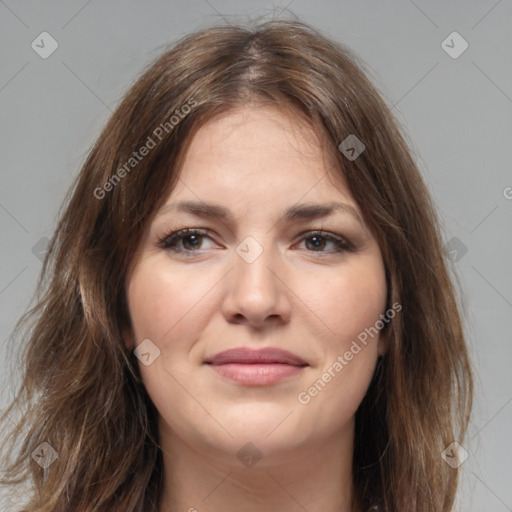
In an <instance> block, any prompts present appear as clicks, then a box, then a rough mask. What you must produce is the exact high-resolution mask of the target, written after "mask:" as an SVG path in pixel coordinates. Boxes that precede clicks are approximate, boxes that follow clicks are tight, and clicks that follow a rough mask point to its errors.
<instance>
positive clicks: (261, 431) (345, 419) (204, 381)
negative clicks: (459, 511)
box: [127, 106, 386, 464]
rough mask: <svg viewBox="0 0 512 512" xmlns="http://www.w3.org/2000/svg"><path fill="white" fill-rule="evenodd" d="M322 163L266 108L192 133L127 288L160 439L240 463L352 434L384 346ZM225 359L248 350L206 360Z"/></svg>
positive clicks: (367, 253) (340, 189)
mask: <svg viewBox="0 0 512 512" xmlns="http://www.w3.org/2000/svg"><path fill="white" fill-rule="evenodd" d="M331 159H332V156H331ZM329 162H330V163H329ZM334 166H335V162H334V161H332V160H330V159H329V156H328V155H327V154H326V153H325V151H324V150H322V148H321V146H320V144H319V142H318V139H317V138H316V136H315V135H314V132H313V131H312V130H311V128H310V126H308V125H307V123H305V122H303V121H301V120H300V118H298V117H297V116H292V115H291V114H285V113H283V112H282V111H280V110H277V109H274V108H270V107H263V106H259V107H251V108H248V107H245V108H242V109H240V110H237V111H231V112H230V113H228V114H225V115H223V116H222V117H217V118H214V119H213V120H211V121H209V122H208V123H206V124H204V125H203V126H202V127H201V128H200V129H199V130H198V131H197V132H196V134H195V136H194V138H193V140H192V142H191V145H190V147H189V149H188V152H187V154H186V155H185V159H184V162H183V167H182V170H181V174H180V180H179V182H178V185H177V187H176V188H175V189H174V190H173V191H172V193H171V194H170V195H169V197H168V198H167V201H166V203H165V206H164V207H163V208H161V210H160V211H159V212H158V213H157V214H156V216H155V217H154V219H153V220H152V222H151V223H150V224H149V225H148V227H147V230H146V233H145V235H144V237H143V239H142V240H141V243H140V247H139V251H138V253H137V256H136V258H135V260H134V262H133V265H132V267H131V271H130V274H129V276H128V281H127V294H128V304H129V311H130V315H131V319H132V325H133V333H132V336H133V339H132V343H133V346H138V345H140V344H141V343H142V342H143V343H142V345H140V347H139V349H138V350H137V352H136V354H138V357H139V359H141V361H139V365H140V370H141V374H142V378H143V380H144V384H145V386H146V389H147V391H148V393H149V395H150V397H151V399H152V401H153V402H154V404H155V406H156V408H157V409H158V411H159V414H160V419H159V424H160V435H161V438H163V439H167V440H168V441H169V442H170V443H171V444H170V445H172V446H179V445H180V444H183V443H185V444H186V445H187V446H189V447H194V449H197V450H199V451H203V452H205V451H208V452H209V453H215V454H216V455H218V456H221V457H226V460H228V459H229V458H230V457H231V458H232V459H231V460H232V461H233V463H234V464H236V463H238V464H240V462H239V461H238V460H237V459H235V456H236V454H237V452H239V450H240V449H242V452H243V450H244V449H248V448H243V447H244V446H245V445H246V443H248V442H252V443H253V444H255V445H256V446H257V447H258V449H259V450H260V451H261V452H262V453H264V454H265V455H267V456H268V457H267V459H268V460H270V456H271V455H275V456H276V457H279V456H284V454H286V453H289V450H291V449H297V448H298V447H300V446H302V447H304V446H309V447H310V448H314V446H315V445H318V444H319V443H322V442H323V441H325V440H326V439H328V438H330V439H335V438H338V436H350V435H351V434H352V433H353V417H354V413H355V412H356V409H357V407H358V406H359V404H360V402H361V401H362V399H363V397H364V394H365V392H366V390H367V388H368V386H369V383H370V380H371V377H372V374H373V372H374V369H375V365H376V361H377V357H378V354H379V353H381V352H382V350H383V347H382V343H383V342H382V340H380V339H379V335H378V334H375V328H374V326H375V325H376V323H378V324H379V322H378V321H379V319H380V318H381V314H383V313H384V312H385V307H386V279H385V270H384V265H383V260H382V256H381V252H380V250H379V246H378V244H377V242H376V240H375V239H374V237H373V236H372V234H371V233H370V232H369V230H368V229H367V228H366V226H365V225H364V224H363V221H362V217H361V214H360V210H359V208H358V205H357V204H356V203H355V201H354V199H353V198H352V196H351V194H350V193H349V190H348V189H347V187H346V186H345V185H344V184H343V183H342V182H341V178H339V180H338V181H339V183H334V182H333V181H331V180H330V179H329V175H328V171H329V170H330V168H334ZM336 205H339V206H336ZM325 210H329V212H328V213H326V211H325ZM184 229H189V230H194V231H191V232H188V233H182V234H181V236H180V237H179V238H170V235H171V234H173V233H176V232H179V231H181V230H184ZM196 230H197V231H196ZM320 231H321V232H320ZM380 324H382V322H380ZM370 328H373V330H371V329H370ZM365 329H366V331H365ZM369 333H372V334H369ZM144 340H146V341H144ZM147 340H149V341H147ZM232 349H245V351H239V352H236V351H235V352H231V353H229V352H228V353H227V354H224V355H219V354H220V353H222V352H224V351H230V350H232ZM262 349H278V350H282V351H287V352H289V353H291V354H292V355H293V356H291V357H288V358H287V357H285V355H283V353H280V352H276V351H275V350H274V352H271V351H267V352H266V353H265V352H264V351H262ZM163 443H164V444H165V441H163ZM172 443H174V444H172ZM239 455H240V454H239Z"/></svg>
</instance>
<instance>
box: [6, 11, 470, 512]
mask: <svg viewBox="0 0 512 512" xmlns="http://www.w3.org/2000/svg"><path fill="white" fill-rule="evenodd" d="M362 69H363V67H362V64H361V63H360V62H359V61H358V59H357V58H356V57H355V56H353V55H352V54H351V52H350V51H349V50H348V49H347V48H345V47H344V46H343V45H341V44H339V43H337V42H335V41H333V40H331V39H329V38H327V37H325V36H324V35H322V34H320V33H318V32H317V31H316V30H314V29H312V28H311V27H309V26H308V25H305V24H303V23H300V22H297V21H279V20H273V21H269V22H266V23H262V24H259V25H257V26H255V27H245V26H220V27H213V28H209V29H206V30H202V31H199V32H197V33H193V34H191V35H188V36H187V37H185V38H183V39H182V40H180V41H179V42H178V43H177V44H176V45H174V47H173V48H172V49H171V50H169V51H166V52H165V53H164V54H163V55H162V56H161V57H159V58H158V59H157V60H156V62H154V63H153V64H152V65H151V66H150V67H149V68H148V69H147V70H146V71H145V73H143V74H142V76H141V77H140V78H139V79H138V80H137V81H136V83H135V84H134V85H133V86H132V87H131V88H130V90H129V91H128V93H127V94H126V95H125V97H124V99H123V100H122V101H121V103H120V104H119V106H118V107H117V109H116V110H115V112H114V115H113V116H112V117H111V119H110V120H109V121H108V123H107V125H106V126H105V128H104V130H103V131H102V133H101V135H100V136H99V138H98V140H97V142H96V144H95V145H94V147H93V148H92V150H91V152H90V154H89V156H88V158H87V160H86V161H85V163H84V165H83V167H82V169H81V172H80V174H79V176H78V178H77V181H76V183H75V185H74V187H73V191H72V193H71V194H70V196H69V199H68V202H67V204H66V205H65V207H64V209H63V212H62V214H61V217H60V222H59V224H58V226H57V229H56V232H55V235H54V237H53V239H52V241H51V244H50V247H49V250H48V253H47V256H46V259H45V262H44V264H43V268H42V273H41V278H40V282H39V290H40V293H39V295H38V298H37V303H36V305H35V306H34V307H33V308H32V309H31V310H30V311H29V312H28V313H27V314H26V315H25V316H24V318H22V321H21V323H20V325H29V326H30V329H29V331H27V334H26V338H27V343H26V346H25V348H24V352H23V356H22V357H23V364H24V373H23V381H22V383H21V386H20V388H19V391H18V393H17V395H16V397H15V400H14V401H13V403H12V404H11V405H10V407H9V409H7V410H6V412H5V414H4V417H3V422H4V425H5V429H4V427H2V430H3V431H4V430H7V429H9V431H10V436H9V440H10V441H11V442H12V445H10V446H12V447H14V445H15V441H16V440H17V441H21V444H20V446H19V447H18V452H17V453H16V454H15V456H14V460H13V453H12V451H13V449H14V448H12V449H11V451H10V453H9V465H8V467H7V470H6V471H5V478H4V479H3V480H2V482H3V483H6V484H11V485H12V484H13V483H14V482H22V481H30V482H32V483H33V484H34V487H35V489H34V490H33V491H32V492H31V493H30V494H29V495H28V496H29V498H30V501H29V502H28V503H27V504H26V505H25V506H24V509H23V510H24V511H29V512H32V511H36V510H37V511H38V512H50V511H52V512H61V511H62V512H64V511H71V510H72V511H80V512H88V511H95V512H101V511H105V512H107V511H109V512H111V511H121V510H122V511H123V512H135V511H139V512H142V511H145V512H146V511H150V510H157V505H158V501H159V497H160V492H161V487H162V457H161V451H160V449H159V447H158V431H157V427H156V425H157V422H156V410H155V408H154V406H153V404H152V403H151V400H150V399H149V396H148V395H147V393H146V391H145V389H144V387H143V385H142V383H141V378H140V373H139V370H138V365H137V360H136V358H135V356H134V354H133V352H132V351H129V350H128V349H127V348H126V347H125V345H124V342H123V336H122V333H123V331H124V330H125V329H129V328H130V318H129V314H128V311H127V304H126V297H125V280H126V275H127V269H128V267H129V265H130V263H131V261H132V259H133V255H134V251H135V249H136V247H137V244H138V242H139V240H140V238H141V234H142V231H143V229H144V228H145V226H146V225H147V223H148V222H149V221H150V219H151V216H152V214H153V213H154V212H155V210H156V209H157V208H159V206H161V204H162V202H163V201H164V200H165V199H166V194H168V193H169V192H170V191H171V190H172V188H173V186H174V184H175V183H176V180H177V179H178V173H177V171H178V169H179V163H180V161H181V160H180V159H181V158H182V156H183V154H184V151H185V150H186V147H187V144H188V143H189V142H190V139H191V137H192V135H193V133H194V130H196V129H197V128H198V127H199V126H201V124H203V123H204V122H205V121H206V120H208V119H210V118H212V117H213V116H215V115H217V114H219V113H221V112H226V111H228V110H229V109H232V108H236V107H238V106H240V105H243V104H244V103H245V102H247V100H257V101H265V102H270V103H272V104H275V105H277V106H280V107H283V106H287V107H290V108H291V107H293V108H296V109H300V111H301V112H302V113H304V114H305V115H306V116H307V117H308V119H309V120H310V121H311V123H312V125H313V126H315V127H317V128H318V129H319V130H320V131H321V133H322V137H323V139H324V140H325V141H326V143H327V144H328V145H330V147H331V148H332V150H333V152H334V153H336V156H335V157H336V158H337V160H338V162H339V164H340V165H339V169H337V171H336V172H337V173H338V174H339V175H343V176H344V178H345V180H346V183H347V184H348V186H349V188H350V191H351V193H352V195H353V196H354V199H355V200H356V201H357V203H358V205H359V206H360V209H361V211H362V212H363V215H364V218H365V221H366V222H367V223H368V225H369V226H370V228H371V229H372V231H373V233H374V234H375V236H376V238H377V241H378V242H379V245H380V247H381V251H382V254H383V258H384V263H385V267H386V272H387V278H388V304H392V303H395V302H398V303H400V304H402V305H403V310H402V312H401V314H400V315H397V317H396V318H395V319H394V320H393V321H392V322H391V323H390V324H389V325H388V326H387V328H386V330H385V331H384V333H385V334H384V335H385V336H386V343H387V347H388V349H387V352H386V354H385V355H384V356H383V357H382V358H381V359H380V360H379V364H378V366H377V369H376V371H375V375H374V378H373V380H372V383H371V384H370V387H369V389H368V392H367V394H366V396H365V398H364V400H363V402H362V403H361V405H360V407H359V409H358V411H357V414H356V438H355V446H354V459H353V474H354V484H355V497H356V500H357V507H358V509H361V510H366V509H368V508H369V507H371V506H377V507H378V509H379V510H382V511H385V512H391V511H393V512H405V511H407V512H425V511H426V510H428V511H429V512H447V511H449V510H450V509H451V507H452V505H453V502H454V497H455V492H456V487H457V479H458V470H456V469H452V468H451V467H450V466H449V465H448V464H446V463H445V462H444V461H443V459H442V457H441V452H442V451H443V449H444V448H445V447H446V446H447V445H449V444H450V443H451V442H452V441H454V440H457V441H458V442H462V441H463V439H464V436H465V433H466V429H467V424H468V420H469V414H470V410H471V401H472V392H473V384H472V373H471V366H470V362H469V359H468V353H467V347H466V343H465V339H464V333H463V329H462V325H461V318H460V312H459V306H458V305H457V301H456V293H455V288H454V285H453V282H452V279H451V277H450V275H449V271H448V270H449V269H448V264H447V261H446V257H445V255H444V252H443V250H442V245H441V244H442V237H441V231H440V227H439V221H438V218H437V216H436V213H435V210H434V207H433V204H432V200H431V198H430V196H429V193H428V191H427V189H426V187H425V185H424V183H423V181H422V178H421V175H420V172H419V170H418V169H417V167H416V165H415V162H414V161H413V158H412V157H411V154H410V151H409V149H408V147H407V144H406V142H405V140H404V137H403V135H402V134H401V132H400V130H399V128H398V124H397V122H396V121H395V120H394V118H393V115H392V113H391V112H390V109H389V108H388V107H387V106H386V104H385V103H384V102H383V100H382V99H381V97H380V96H379V94H378V93H377V91H376V90H375V88H374V87H373V86H372V84H371V83H370V81H369V79H368V78H367V77H366V74H365V73H364V72H363V71H362ZM185 105H188V106H189V108H188V109H186V108H185V107H184V106H185ZM177 109H178V110H177ZM157 128H159V131H158V130H157ZM351 134H353V135H356V136H357V137H358V138H359V139H360V140H361V141H363V143H364V144H365V146H366V149H365V151H364V152H363V153H362V154H361V155H360V156H359V157H358V158H356V159H355V160H350V159H348V158H346V157H345V156H344V155H343V154H342V153H341V152H340V151H338V150H337V149H336V148H337V146H338V145H339V144H340V143H341V142H342V141H343V140H344V139H346V137H347V136H349V135H351ZM150 140H151V141H152V142H153V143H154V145H152V144H151V142H150ZM150 146H151V147H150ZM142 147H146V148H147V149H148V151H142V149H141V148H142ZM143 152H144V153H145V156H143V157H142V156H141V154H142V153H143ZM134 153H136V154H137V155H138V156H137V157H136V156H134ZM139 157H140V159H139ZM131 159H134V160H131ZM123 169H124V171H123ZM15 406H20V407H22V411H21V413H20V414H21V415H20V417H19V418H17V421H16V425H15V427H14V428H10V425H9V423H8V415H9V414H13V411H14V407H15ZM23 406H24V408H23ZM11 419H12V418H11ZM11 427H12V426H11ZM42 442H47V443H49V445H51V446H52V447H53V448H54V449H55V450H56V452H57V453H58V459H57V460H56V461H55V462H53V463H52V464H51V465H50V466H49V467H48V468H46V469H42V468H41V467H40V465H39V464H37V462H36V461H35V460H33V459H32V458H31V454H32V453H33V451H34V449H36V447H38V446H39V445H40V444H41V443H42ZM5 457H6V458H5V460H6V461H7V454H6V456H5ZM6 464H7V463H5V464H4V466H5V465H6Z"/></svg>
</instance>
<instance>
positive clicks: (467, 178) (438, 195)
mask: <svg viewBox="0 0 512 512" xmlns="http://www.w3.org/2000/svg"><path fill="white" fill-rule="evenodd" d="M257 17H263V18H264V19H267V18H271V17H284V18H295V17H298V18H299V19H301V20H302V21H305V22H308V23H311V24H312V25H314V26H315V27H317V28H319V29H320V30H322V31H323V32H324V33H326V34H327V35H330V36H332V37H334V38H336V39H337V40H339V41H341V42H343V43H345V44H346V45H348V46H349V47H350V48H351V49H352V50H354V51H355V52H356V54H358V55H359V56H360V57H361V58H362V60H363V61H364V62H365V63H366V64H367V65H368V67H369V69H370V70H371V78H372V80H373V81H374V83H375V84H376V85H377V87H378V88H379V90H380V91H381V92H382V94H383V96H384V98H385V100H386V101H387V102H388V103H389V105H390V106H393V112H395V113H396V114H397V116H398V118H399V120H400V121H401V122H402V124H403V125H404V126H405V130H406V133H407V134H408V137H409V140H410V144H411V147H412V149H413V151H414V154H415V157H416V160H417V162H418V164H419V166H420V169H421V171H422V173H423V175H424V177H425V180H426V182H427V183H428V186H429V187H430V190H431V192H432V195H433V197H434V199H435V202H436V204H437V206H438V208H439V212H440V214H441V217H442V220H443V223H444V229H445V234H444V236H445V242H446V244H447V250H448V251H451V252H452V257H453V261H452V263H451V264H452V265H453V269H454V271H455V272H457V273H458V274H459V275H460V278H461V283H462V293H463V294H464V296H465V299H464V300H465V303H466V309H467V313H466V316H465V324H466V328H467V332H468V336H469V342H470V345H471V353H472V358H473V362H474V365H475V368H476V370H477V382H476V384H477V389H476V404H475V410H474V415H473V419H472V422H471V427H470V435H469V438H468V441H467V442H466V444H465V446H464V449H465V450H467V452H468V453H469V457H468V459H467V460H466V462H465V463H464V464H463V466H462V468H463V470H464V476H463V485H462V488H461V493H460V497H459V500H460V503H459V505H458V510H461V511H489V512H490V511H492V512H505V511H512V486H511V485H510V483H511V482H512V470H511V468H510V466H511V459H512V442H511V440H510V439H511V436H510V430H511V425H512V379H511V378H510V373H511V372H510V364H511V363H512V343H511V341H512V340H511V337H510V331H511V328H512V275H511V272H510V262H511V261H512V258H511V256H512V239H511V233H512V230H511V227H512V172H511V162H512V144H511V142H512V138H511V136H512V30H511V27H512V2H510V1H509V0H500V1H496V0H479V1H476V0H473V1H467V0H459V1H451V2H447V1H443V2H441V1H431V2H427V1H425V0H423V1H421V0H416V1H414V2H413V1H412V0H411V1H409V0H400V1H397V0H395V1H385V2H379V1H334V0H332V1H320V0H315V1H306V0H292V1H290V0H286V1H275V2H270V1H261V2H257V1H242V2H240V1H235V0H231V1H230V0H192V1H185V0H179V1H167V2H165V1H161V0H160V1H157V0H152V1H146V2H143V1H135V0H130V1H126V0H125V1H122V2H121V1H119V0H115V1H108V2H101V1H100V0H89V1H85V0H71V1H66V2H64V1H45V2H37V1H35V0H33V1H23V0H20V1H14V0H5V1H0V69H1V73H0V112H1V115H0V144H1V148H0V158H1V167H0V168H1V180H0V234H1V264H0V306H1V309H0V357H1V361H0V365H1V366H0V372H1V373H2V375H3V376H6V375H7V369H8V368H9V367H10V366H12V365H13V364H14V361H13V359H12V358H11V357H10V356H9V354H8V351H7V349H8V345H9V342H10V339H11V336H10V334H11V331H12V328H13V326H14V323H15V321H16V320H17V319H18V318H19V316H20V315H21V313H22V312H23V311H24V310H25V309H26V307H27V305H28V303H29V300H30V298H31V297H32V294H33V292H34V289H35V284H36V281H37V277H38V273H39V270H40V267H41V256H42V254H43V253H44V249H45V244H46V239H47V238H49V237H50V236H51V234H52V232H53V230H54V229H55V220H56V214H57V210H58V208H59V206H60V204H61V203H62V201H63V199H64V197H65V194H66V191H67V190H68V187H69V186H70V184H71V182H72V180H73V178H74V177H75V176H76V174H77V172H78V170H79V168H80V165H81V163H82V162H83V161H84V159H85V156H86V154H87V152H88V150H89V149H90V147H91V144H92V143H93V141H94V140H95V138H96V137H97V136H98V135H99V131H100V129H101V127H102V126H103V124H104V123H105V121H106V120H107V118H108V116H109V115H110V113H111V110H113V109H114V107H115V105H116V104H117V102H118V101H119V99H120V98H121V97H122V95H123V93H124V92H125V91H126V89H127V88H128V86H129V85H130V84H131V83H132V81H133V80H134V79H135V77H136V76H137V75H138V74H139V72H140V71H141V70H142V69H143V68H144V67H145V66H146V65H147V64H148V63H149V62H150V61H151V60H152V59H154V58H155V57H156V56H157V55H158V54H159V53H160V52H161V51H162V50H163V49H164V47H165V46H167V45H169V44H171V43H172V42H173V41H175V40H176V39H177V38H179V37H181V36H182V35H184V34H186V33H188V32H190V31H193V30H196V29H199V28H204V27H206V26H209V25H211V24H214V23H219V22H222V21H223V20H224V21H226V22H230V23H234V22H237V21H246V20H247V19H255V18H257ZM43 32H47V33H48V34H49V35H50V36H51V38H52V39H53V40H54V41H55V42H53V41H52V40H51V39H50V38H49V36H48V35H43V36H41V35H40V34H41V33H43ZM453 32H457V34H453ZM41 38H44V41H45V43H44V44H42V43H41V42H40V41H41ZM443 41H445V42H444V43H443ZM33 42H34V44H32V43H33ZM38 42H39V43H38ZM37 44H39V47H38V46H37ZM56 44H58V47H57V49H56V50H55V51H54V52H53V53H52V54H51V55H49V56H48V55H45V54H44V52H49V51H50V50H51V49H52V45H54V46H55V45H56ZM466 44H467V45H468V46H467V48H466V49H465V51H464V52H463V53H460V52H461V51H462V49H464V48H465V46H466ZM43 46H44V48H42V47H43ZM459 53H460V54H459ZM43 57H46V58H43ZM12 391H13V383H12V382H9V381H8V380H7V378H4V379H3V381H2V386H1V396H0V398H1V401H0V406H5V404H6V403H7V400H9V398H10V397H11V396H12Z"/></svg>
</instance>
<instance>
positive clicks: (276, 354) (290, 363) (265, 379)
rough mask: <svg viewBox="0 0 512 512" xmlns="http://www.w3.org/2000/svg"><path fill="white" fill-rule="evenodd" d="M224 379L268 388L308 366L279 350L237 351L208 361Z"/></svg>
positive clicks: (234, 350) (298, 358) (217, 355)
mask: <svg viewBox="0 0 512 512" xmlns="http://www.w3.org/2000/svg"><path fill="white" fill-rule="evenodd" d="M205 363H206V364H208V365H211V367H212V369H213V370H214V371H216V372H217V373H218V374H219V375H221V376H222V377H225V378H228V379H230V380H233V381H235V382H237V383H238V384H243V385H247V386H264V385H267V384H273V383H275V382H278V381H280V380H281V379H284V378H285V377H290V376H292V375H296V374H298V373H300V372H301V371H302V370H303V369H304V368H305V367H306V366H308V364H307V363H306V362H305V361H304V360H303V359H301V358H300V357H298V356H296V355H295V354H292V353H291V352H288V351H286V350H281V349H278V348H264V349H259V350H254V349H248V348H235V349H231V350H226V351H224V352H220V353H218V354H216V355H214V356H213V357H211V358H209V359H207V360H206V361H205Z"/></svg>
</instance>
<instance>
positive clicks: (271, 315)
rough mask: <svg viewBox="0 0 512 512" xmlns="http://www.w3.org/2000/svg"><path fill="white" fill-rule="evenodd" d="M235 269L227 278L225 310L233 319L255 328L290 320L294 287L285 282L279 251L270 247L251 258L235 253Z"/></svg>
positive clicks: (229, 318) (229, 320)
mask: <svg viewBox="0 0 512 512" xmlns="http://www.w3.org/2000/svg"><path fill="white" fill-rule="evenodd" d="M233 260H234V267H235V268H234V269H233V270H232V271H231V272H230V273H229V274H228V276H227V279H226V280H225V286H226V293H225V296H224V301H223V303H222V312H223V314H224V316H225V318H226V319H227V321H228V322H230V323H236V324H246V325H248V326H251V327H253V328H255V329H262V328H264V327H265V326H267V325H269V326H276V325H278V324H285V323H287V322H289V320H290V314H291V303H290V296H291V295H290V294H291V291H290V289H289V288H288V286H287V285H286V280H285V276H284V275H283V267H282V265H280V261H279V255H278V254H277V252H276V251H272V250H270V249H268V248H267V247H263V252H262V253H261V254H260V255H259V256H258V257H257V258H256V260H254V261H252V262H250V260H246V259H244V258H243V257H241V256H240V255H239V254H237V253H235V254H234V256H233Z"/></svg>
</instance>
